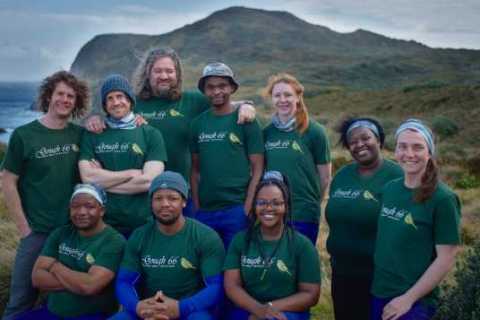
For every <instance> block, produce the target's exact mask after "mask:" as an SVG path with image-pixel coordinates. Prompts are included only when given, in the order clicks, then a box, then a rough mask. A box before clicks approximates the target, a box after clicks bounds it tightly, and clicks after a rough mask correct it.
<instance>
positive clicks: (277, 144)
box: [265, 139, 290, 150]
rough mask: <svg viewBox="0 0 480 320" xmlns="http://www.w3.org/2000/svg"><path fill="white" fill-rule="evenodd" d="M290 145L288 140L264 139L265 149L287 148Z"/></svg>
mask: <svg viewBox="0 0 480 320" xmlns="http://www.w3.org/2000/svg"><path fill="white" fill-rule="evenodd" d="M289 147H290V140H280V139H278V140H275V141H266V142H265V150H274V149H288V148H289Z"/></svg>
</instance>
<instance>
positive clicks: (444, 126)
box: [432, 116, 460, 138]
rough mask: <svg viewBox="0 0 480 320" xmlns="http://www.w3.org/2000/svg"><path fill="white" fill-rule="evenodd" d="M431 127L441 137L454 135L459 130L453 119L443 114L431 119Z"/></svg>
mask: <svg viewBox="0 0 480 320" xmlns="http://www.w3.org/2000/svg"><path fill="white" fill-rule="evenodd" d="M432 128H433V131H435V133H436V134H438V135H439V136H440V137H442V138H448V137H451V136H454V135H456V134H457V133H458V131H459V130H460V128H459V127H458V125H457V124H456V123H455V122H454V121H453V120H451V119H449V118H447V117H444V116H435V117H434V118H433V120H432Z"/></svg>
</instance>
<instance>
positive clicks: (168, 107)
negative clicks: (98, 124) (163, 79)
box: [135, 91, 210, 181]
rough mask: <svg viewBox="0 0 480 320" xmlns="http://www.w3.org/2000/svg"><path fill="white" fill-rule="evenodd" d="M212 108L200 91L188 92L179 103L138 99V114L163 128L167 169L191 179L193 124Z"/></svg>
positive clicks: (161, 129) (177, 101)
mask: <svg viewBox="0 0 480 320" xmlns="http://www.w3.org/2000/svg"><path fill="white" fill-rule="evenodd" d="M208 108H210V104H209V102H208V100H207V98H206V97H205V96H204V95H203V94H202V93H200V92H199V91H186V92H183V93H182V96H181V98H180V99H179V100H176V101H172V100H169V99H162V98H155V97H154V98H151V99H148V100H141V99H138V98H137V104H136V106H135V112H136V113H138V114H140V115H141V116H142V117H144V118H145V120H147V121H148V124H149V125H151V126H153V127H154V128H156V129H159V130H160V131H161V132H162V134H163V137H164V138H165V147H166V149H167V154H168V162H167V163H166V166H165V168H166V169H165V170H170V171H175V172H178V173H180V174H182V175H183V176H184V177H185V179H187V181H188V180H189V179H190V161H191V157H190V150H189V132H190V125H191V122H192V120H193V119H195V118H196V117H197V116H198V115H199V114H200V113H202V112H204V111H205V110H207V109H208Z"/></svg>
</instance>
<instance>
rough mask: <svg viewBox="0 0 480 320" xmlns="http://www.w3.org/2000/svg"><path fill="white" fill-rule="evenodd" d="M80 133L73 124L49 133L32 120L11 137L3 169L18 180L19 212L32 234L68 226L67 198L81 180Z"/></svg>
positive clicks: (45, 128) (79, 129) (80, 129)
mask: <svg viewBox="0 0 480 320" xmlns="http://www.w3.org/2000/svg"><path fill="white" fill-rule="evenodd" d="M82 132H83V130H82V128H80V127H79V126H77V125H75V124H72V123H69V124H67V126H66V127H65V128H64V129H49V128H47V127H45V126H44V125H42V124H41V123H40V122H39V121H38V120H35V121H33V122H30V123H28V124H26V125H23V126H20V127H18V128H17V129H15V131H13V133H12V136H11V138H10V142H9V144H8V149H7V153H6V155H5V160H4V162H3V168H4V169H6V170H8V171H10V172H12V173H14V174H16V175H17V176H18V177H19V180H18V184H17V187H18V192H19V194H20V199H21V202H22V208H23V211H24V212H25V215H26V218H27V221H28V224H29V225H30V228H31V229H32V230H33V231H34V232H41V233H48V232H50V231H52V230H53V229H55V228H56V227H59V226H61V225H64V224H66V223H68V217H69V210H68V206H69V200H70V196H71V195H72V191H73V187H74V186H75V184H76V183H78V182H79V180H80V177H79V174H78V167H77V162H78V155H79V150H80V148H79V145H80V139H81V135H82Z"/></svg>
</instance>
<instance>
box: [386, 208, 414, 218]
mask: <svg viewBox="0 0 480 320" xmlns="http://www.w3.org/2000/svg"><path fill="white" fill-rule="evenodd" d="M380 216H381V217H386V218H389V219H392V220H395V221H400V220H402V219H405V217H406V216H410V217H411V214H410V212H408V211H407V210H404V209H397V207H393V208H387V207H382V210H381V212H380Z"/></svg>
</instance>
